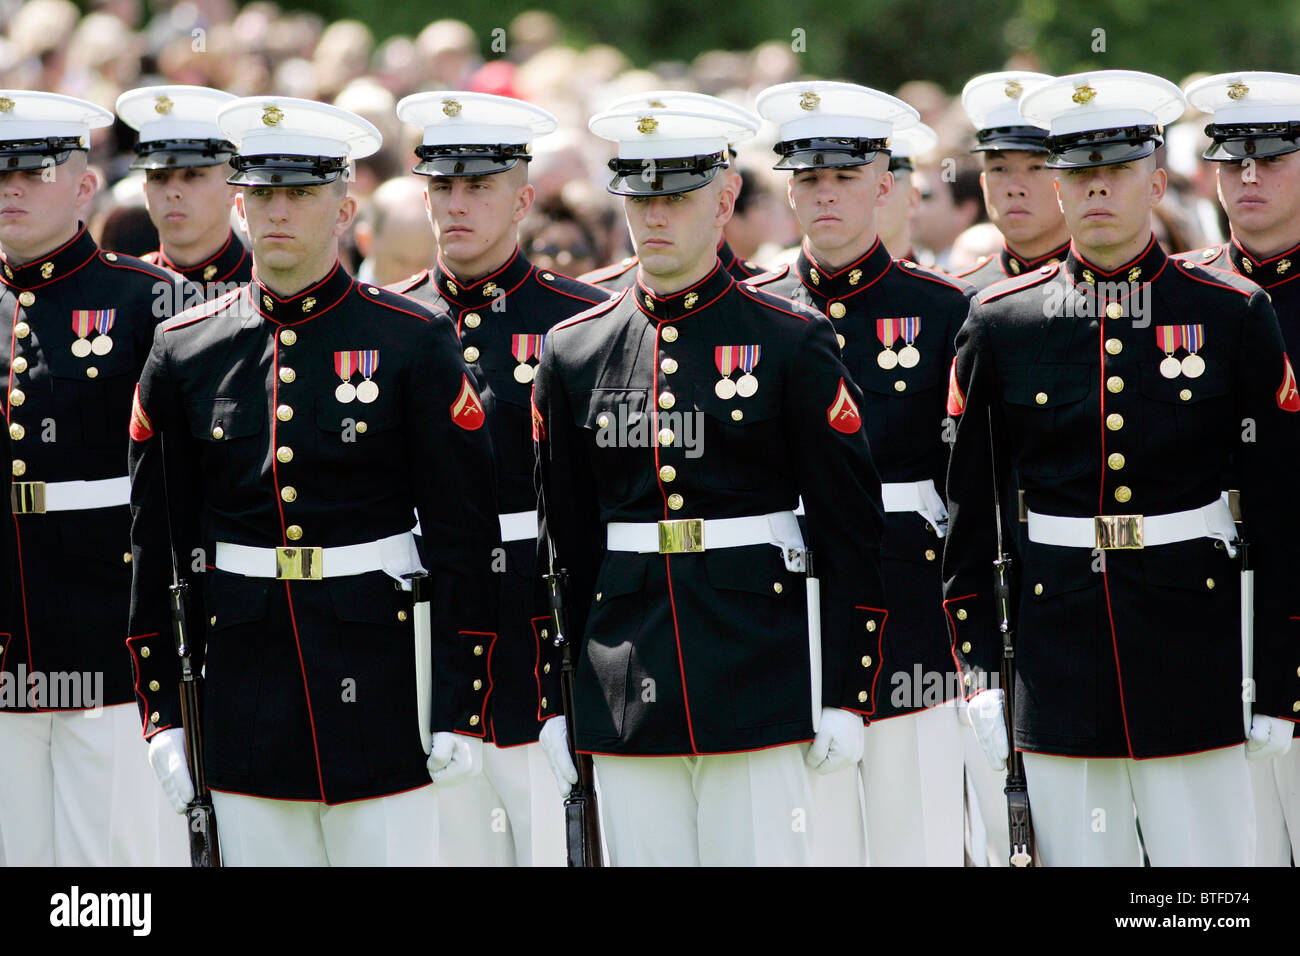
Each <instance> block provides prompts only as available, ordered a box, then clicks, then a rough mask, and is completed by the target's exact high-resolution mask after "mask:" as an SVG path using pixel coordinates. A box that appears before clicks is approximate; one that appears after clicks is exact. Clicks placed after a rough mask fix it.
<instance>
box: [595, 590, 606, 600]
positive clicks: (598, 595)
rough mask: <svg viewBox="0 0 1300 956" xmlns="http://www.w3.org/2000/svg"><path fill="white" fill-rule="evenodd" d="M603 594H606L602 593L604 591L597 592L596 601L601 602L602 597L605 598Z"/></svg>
mask: <svg viewBox="0 0 1300 956" xmlns="http://www.w3.org/2000/svg"><path fill="white" fill-rule="evenodd" d="M603 594H604V592H602V591H597V592H596V600H597V601H599V600H600V599H601V597H602V596H603Z"/></svg>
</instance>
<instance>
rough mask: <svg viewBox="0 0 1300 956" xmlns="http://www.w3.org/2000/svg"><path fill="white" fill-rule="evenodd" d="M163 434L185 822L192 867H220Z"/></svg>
mask: <svg viewBox="0 0 1300 956" xmlns="http://www.w3.org/2000/svg"><path fill="white" fill-rule="evenodd" d="M165 441H166V439H165V437H164V436H163V434H162V433H161V432H159V435H158V443H159V449H158V451H159V454H160V455H161V456H162V458H161V461H162V478H163V504H164V506H165V507H166V509H167V538H168V545H169V546H170V549H171V558H172V583H171V585H170V587H168V589H167V590H168V592H169V597H170V600H169V604H170V608H171V623H172V636H173V637H174V638H175V639H176V653H177V655H178V656H179V657H180V661H181V683H180V697H181V724H182V726H183V727H184V728H185V754H186V758H187V764H188V767H189V771H190V780H191V781H192V782H193V783H194V799H193V800H191V801H190V804H189V806H188V807H186V808H185V822H186V824H187V826H188V829H189V832H190V866H193V867H219V866H221V846H220V843H219V842H218V840H217V812H216V809H215V808H214V807H213V806H212V792H211V791H210V790H209V789H208V779H207V773H206V772H205V770H204V766H203V721H202V717H201V714H202V712H203V707H202V684H201V682H202V680H203V678H202V677H200V676H198V675H196V674H195V673H194V667H193V665H192V663H191V661H190V641H189V610H190V608H189V603H190V600H189V599H190V586H189V583H188V582H187V581H184V580H182V579H181V576H180V565H179V564H178V563H177V560H176V538H175V535H174V533H173V531H172V507H171V496H170V495H169V494H168V491H167V446H166V444H165Z"/></svg>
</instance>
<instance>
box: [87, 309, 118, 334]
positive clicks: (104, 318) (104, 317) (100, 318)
mask: <svg viewBox="0 0 1300 956" xmlns="http://www.w3.org/2000/svg"><path fill="white" fill-rule="evenodd" d="M92 314H93V315H94V316H95V331H96V332H98V333H99V334H100V335H107V334H108V330H109V329H111V328H112V327H113V322H114V321H115V320H116V319H117V309H99V310H98V311H96V312H94V313H92Z"/></svg>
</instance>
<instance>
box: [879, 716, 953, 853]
mask: <svg viewBox="0 0 1300 956" xmlns="http://www.w3.org/2000/svg"><path fill="white" fill-rule="evenodd" d="M962 730H963V728H962V726H961V725H960V724H959V723H958V720H957V708H956V706H955V705H953V704H944V705H941V706H939V707H931V708H929V709H927V710H921V711H917V712H915V713H911V714H903V715H900V716H898V717H890V718H888V719H887V720H879V721H876V722H874V723H872V724H870V725H868V726H867V727H864V728H863V736H862V740H863V748H862V763H861V764H860V765H859V766H860V768H861V773H862V792H863V795H864V798H865V809H866V820H867V862H868V864H869V865H870V866H961V865H962V759H961V734H962Z"/></svg>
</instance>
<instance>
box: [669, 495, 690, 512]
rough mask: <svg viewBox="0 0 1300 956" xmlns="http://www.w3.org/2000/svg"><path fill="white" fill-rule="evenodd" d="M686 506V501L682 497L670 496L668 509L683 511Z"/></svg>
mask: <svg viewBox="0 0 1300 956" xmlns="http://www.w3.org/2000/svg"><path fill="white" fill-rule="evenodd" d="M684 504H686V499H684V498H683V497H682V496H681V495H677V494H673V495H669V496H668V507H669V508H671V509H672V510H673V511H681V510H682V505H684Z"/></svg>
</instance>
